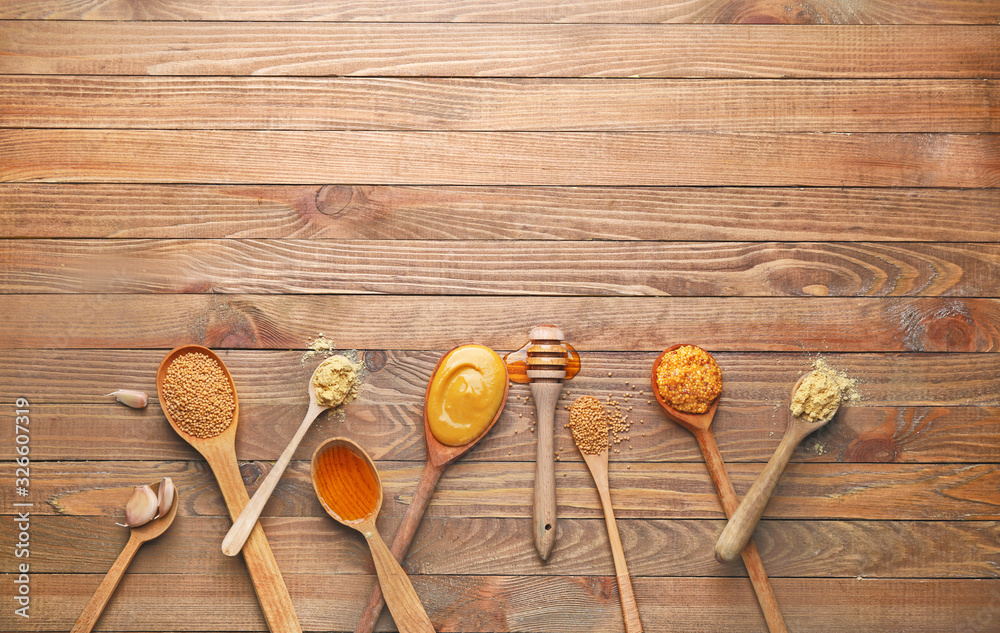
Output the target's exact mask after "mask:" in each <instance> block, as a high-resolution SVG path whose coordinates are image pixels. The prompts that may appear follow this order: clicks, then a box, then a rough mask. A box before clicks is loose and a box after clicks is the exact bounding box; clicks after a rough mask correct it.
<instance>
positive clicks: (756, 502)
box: [715, 374, 840, 562]
mask: <svg viewBox="0 0 1000 633" xmlns="http://www.w3.org/2000/svg"><path fill="white" fill-rule="evenodd" d="M806 375H808V374H806ZM805 378H806V376H802V377H801V378H799V379H798V381H797V382H796V383H795V386H794V387H792V396H793V397H794V396H795V392H796V391H798V389H799V385H801V384H802V381H803V380H805ZM839 407H840V403H839V402H838V403H837V408H839ZM837 408H834V410H833V411H832V412H831V413H830V415H829V416H827V417H825V418H821V419H819V420H816V421H809V420H804V419H802V418H801V417H799V416H796V415H793V416H791V419H790V420H789V421H788V426H786V427H785V435H784V436H783V437H782V438H781V443H780V444H778V448H777V449H776V450H775V451H774V455H771V459H770V460H768V462H767V466H765V467H764V470H763V471H761V473H760V475H758V476H757V479H756V480H754V482H753V486H751V487H750V491H749V492H748V493H747V494H746V496H745V497H743V501H741V502H740V505H739V507H738V508H737V509H736V512H735V513H733V516H731V517H730V518H729V522H728V523H727V524H726V527H725V529H723V530H722V534H721V535H720V536H719V541H718V542H717V543H716V544H715V557H716V558H718V559H719V560H720V561H724V562H728V561H731V560H733V559H734V558H736V555H737V554H738V553H739V551H740V550H741V549H743V546H744V545H746V543H747V541H749V540H750V535H751V534H753V531H754V529H756V527H757V523H758V522H759V521H760V517H761V515H763V514H764V508H766V507H767V502H768V501H770V500H771V496H772V495H773V494H774V489H775V488H777V487H778V480H779V479H781V475H782V473H784V472H785V467H786V466H788V460H789V459H791V457H792V453H794V452H795V447H797V446H798V445H799V443H800V442H802V440H803V439H804V438H805V436H807V435H809V434H810V433H812V432H813V431H815V430H817V429H819V428H820V427H822V426H823V425H825V424H826V423H827V422H829V421H830V420H832V419H833V416H834V414H836V413H837Z"/></svg>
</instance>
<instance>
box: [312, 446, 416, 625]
mask: <svg viewBox="0 0 1000 633" xmlns="http://www.w3.org/2000/svg"><path fill="white" fill-rule="evenodd" d="M310 475H311V478H312V485H313V490H315V491H316V497H317V498H318V499H319V502H320V504H321V505H322V506H323V509H324V510H325V511H326V513H327V514H329V515H330V516H331V517H332V518H333V519H334V520H335V521H337V522H338V523H340V524H342V525H345V526H347V527H349V528H352V529H354V530H357V531H358V532H360V533H361V535H362V536H364V537H365V540H366V541H367V542H368V546H369V547H370V548H371V552H372V560H373V561H374V563H375V572H376V573H377V574H378V579H379V585H380V586H381V587H382V591H383V593H384V594H385V600H386V603H387V604H388V605H389V611H390V612H391V613H392V617H393V620H395V622H396V627H397V628H398V629H399V631H400V633H433V631H434V627H433V625H432V624H431V621H430V618H428V617H427V612H426V611H425V610H424V607H423V605H422V604H421V603H420V598H419V597H417V592H416V591H415V590H414V589H413V585H412V583H410V579H409V577H408V576H407V575H406V572H405V571H403V568H402V567H401V566H400V564H399V562H398V561H397V560H396V558H395V557H394V556H393V555H392V552H390V551H389V548H388V547H386V545H385V543H384V542H383V541H382V537H381V536H380V535H379V533H378V529H377V528H376V527H375V519H376V518H378V513H379V510H381V509H382V480H381V479H380V478H379V475H378V471H377V470H376V468H375V464H374V463H373V462H372V459H371V457H369V455H368V453H366V452H365V450H364V449H363V448H361V447H360V446H358V445H357V444H356V443H354V442H352V441H351V440H349V439H347V438H345V437H335V438H331V439H329V440H327V441H325V442H323V443H322V444H320V445H319V446H318V447H317V448H316V452H315V453H313V457H312V463H311V465H310Z"/></svg>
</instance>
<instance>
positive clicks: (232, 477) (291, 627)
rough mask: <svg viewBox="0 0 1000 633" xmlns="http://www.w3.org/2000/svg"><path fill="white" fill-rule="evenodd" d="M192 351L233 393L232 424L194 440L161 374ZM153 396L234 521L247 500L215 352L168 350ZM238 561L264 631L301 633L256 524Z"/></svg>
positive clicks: (198, 347)
mask: <svg viewBox="0 0 1000 633" xmlns="http://www.w3.org/2000/svg"><path fill="white" fill-rule="evenodd" d="M193 352H198V353H201V354H204V355H206V356H208V357H209V358H211V359H213V360H215V362H216V363H218V364H219V367H221V368H222V372H223V374H225V376H226V380H228V381H229V387H230V389H232V392H233V403H234V404H235V407H234V408H233V419H232V422H230V423H229V426H227V427H226V428H225V429H224V430H223V431H222V432H221V433H219V434H218V435H215V436H213V437H207V438H202V437H197V436H195V435H192V434H190V433H188V432H187V431H185V430H184V429H182V428H181V427H180V426H179V425H178V424H177V421H176V420H174V418H173V416H171V415H170V410H169V408H168V407H167V398H166V397H165V396H164V393H163V381H164V380H165V379H166V376H167V369H168V368H169V367H170V364H171V363H172V362H174V361H175V360H176V359H177V358H178V357H180V356H182V355H184V354H190V353H193ZM156 393H157V395H158V396H159V399H160V407H161V408H162V409H163V414H164V415H165V416H166V417H167V422H169V423H170V426H171V427H173V429H174V431H176V432H177V434H178V435H180V436H181V439H183V440H184V441H185V442H187V443H188V444H190V445H191V446H192V447H193V448H194V449H195V450H196V451H198V452H199V453H201V455H202V456H203V457H204V458H205V461H206V462H208V466H209V468H211V469H212V473H213V474H214V475H215V479H216V481H218V483H219V490H221V492H222V497H223V499H224V500H225V502H226V508H227V510H228V511H229V517H230V518H231V519H234V520H235V519H236V517H238V516H239V514H240V512H241V511H242V510H243V508H244V507H245V506H246V505H247V503H248V502H249V501H250V496H249V495H248V494H247V489H246V486H245V485H244V484H243V476H242V475H241V474H240V467H239V463H238V462H237V461H236V426H237V422H238V421H239V412H240V401H239V397H238V396H237V393H236V384H235V383H234V382H233V377H232V375H231V374H230V373H229V369H228V368H227V367H226V364H225V363H223V362H222V359H221V358H219V357H218V355H216V353H215V352H213V351H212V350H210V349H208V348H207V347H202V346H201V345H184V346H182V347H178V348H176V349H174V350H172V351H170V352H169V353H168V354H167V355H166V356H164V358H163V360H162V361H161V362H160V367H159V369H157V371H156ZM243 558H244V560H245V562H246V565H247V570H248V571H249V572H250V579H251V580H252V581H253V586H254V590H255V591H256V593H257V600H258V601H259V602H260V607H261V611H262V612H263V614H264V618H265V619H266V620H267V623H268V628H269V629H270V630H272V631H301V630H302V627H301V626H300V625H299V619H298V616H296V615H295V608H294V607H293V606H292V598H291V596H290V595H289V593H288V587H287V586H286V585H285V581H284V579H283V578H282V577H281V572H280V571H279V569H278V563H277V561H275V559H274V553H273V552H272V551H271V545H270V544H269V543H268V542H267V537H266V536H265V535H264V530H263V529H262V528H261V527H260V524H259V523H254V525H253V528H252V530H251V532H250V536H249V538H248V539H247V542H246V545H245V546H244V547H243Z"/></svg>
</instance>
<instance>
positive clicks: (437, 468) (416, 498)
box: [354, 343, 510, 633]
mask: <svg viewBox="0 0 1000 633" xmlns="http://www.w3.org/2000/svg"><path fill="white" fill-rule="evenodd" d="M472 344H473V343H466V344H464V345H459V346H458V347H455V348H452V349H450V350H448V352H447V353H446V354H445V355H444V356H442V357H441V358H440V359H439V360H438V362H437V364H436V365H434V371H432V372H431V378H430V380H429V381H427V391H426V392H425V394H424V439H425V440H426V442H427V461H426V462H425V464H424V472H423V474H422V475H421V476H420V483H418V484H417V490H416V492H415V493H414V494H413V500H412V501H410V507H409V508H407V509H406V514H405V515H404V516H403V522H402V523H401V524H400V526H399V529H398V530H397V531H396V536H395V538H393V540H392V548H391V550H390V551H392V555H393V556H395V557H396V560H397V561H399V562H403V559H404V558H406V553H407V552H408V551H410V544H411V543H412V542H413V536H414V535H415V534H416V533H417V528H418V527H419V526H420V522H421V521H422V520H423V518H424V513H425V512H426V511H427V504H428V503H429V502H430V500H431V496H432V495H433V494H434V489H435V488H436V487H437V483H438V480H440V479H441V475H442V474H444V471H445V468H447V467H448V465H449V464H451V463H452V462H454V461H455V460H457V459H458V458H459V457H461V456H462V455H464V454H465V453H467V452H468V451H469V449H471V448H472V447H473V446H475V445H476V443H477V442H479V440H481V439H482V438H483V437H485V436H486V434H487V433H489V432H490V429H492V428H493V425H494V424H496V423H497V420H499V419H500V414H501V413H503V408H504V406H505V405H506V404H507V393H508V391H509V390H510V384H509V381H507V380H504V392H503V400H502V401H501V403H500V408H499V409H498V410H497V414H496V416H494V417H493V421H492V422H490V424H489V426H487V427H486V430H485V431H483V432H482V433H481V434H480V435H479V437H477V438H476V439H474V440H472V441H471V442H469V443H468V444H464V445H462V446H448V445H447V444H442V443H441V442H439V441H437V438H436V437H434V434H433V433H431V426H430V421H429V420H428V418H427V396H429V395H430V390H431V385H432V384H433V383H434V377H435V375H436V374H437V372H438V369H440V367H441V363H442V362H444V359H445V358H447V357H448V355H449V354H451V353H452V352H454V351H455V350H456V349H458V348H459V347H465V346H466V345H472ZM383 606H385V602H384V601H383V600H382V589H381V587H379V585H378V583H376V584H375V587H374V589H372V593H371V595H370V596H369V597H368V604H367V605H365V610H364V611H363V612H362V614H361V620H359V621H358V625H357V626H356V627H355V629H354V633H372V631H373V630H375V623H376V622H378V616H379V615H380V614H381V613H382V607H383Z"/></svg>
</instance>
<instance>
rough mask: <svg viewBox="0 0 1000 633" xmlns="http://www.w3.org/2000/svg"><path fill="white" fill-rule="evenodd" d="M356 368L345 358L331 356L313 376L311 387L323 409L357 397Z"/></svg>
mask: <svg viewBox="0 0 1000 633" xmlns="http://www.w3.org/2000/svg"><path fill="white" fill-rule="evenodd" d="M358 369H360V367H358V366H357V365H355V364H354V363H352V362H351V361H350V360H349V359H347V358H346V357H345V356H340V355H337V356H331V357H330V358H328V359H326V360H325V361H323V362H322V363H321V364H320V366H319V367H318V368H316V373H314V374H313V378H312V386H313V389H314V390H315V391H316V402H317V404H319V405H320V406H323V407H335V406H337V405H340V404H343V403H344V402H348V401H350V400H353V399H354V398H356V397H357V395H358Z"/></svg>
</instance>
